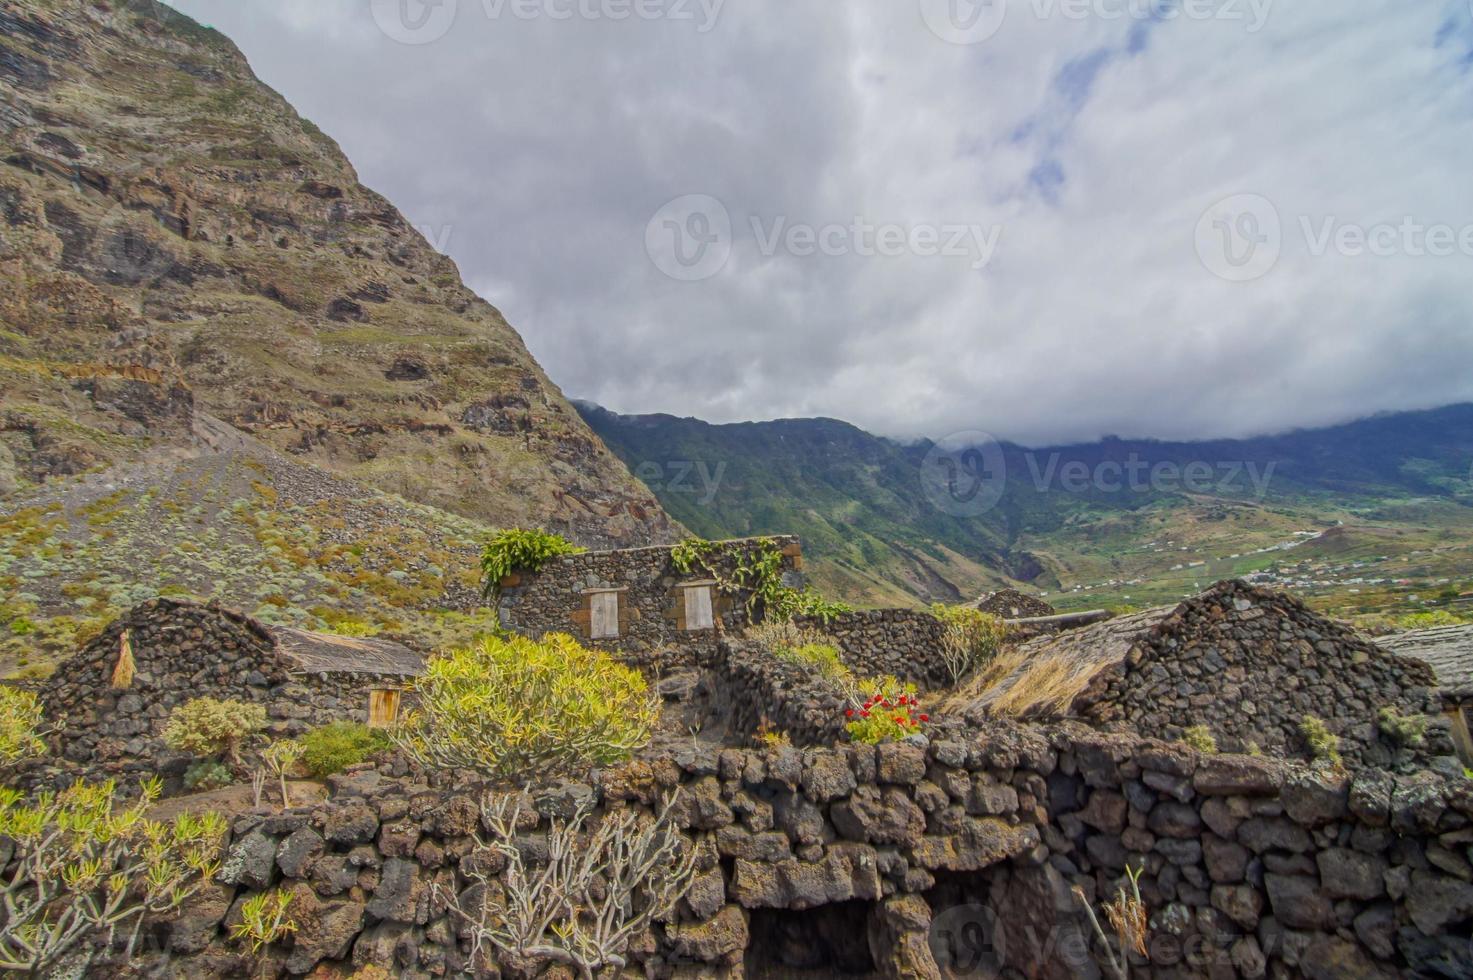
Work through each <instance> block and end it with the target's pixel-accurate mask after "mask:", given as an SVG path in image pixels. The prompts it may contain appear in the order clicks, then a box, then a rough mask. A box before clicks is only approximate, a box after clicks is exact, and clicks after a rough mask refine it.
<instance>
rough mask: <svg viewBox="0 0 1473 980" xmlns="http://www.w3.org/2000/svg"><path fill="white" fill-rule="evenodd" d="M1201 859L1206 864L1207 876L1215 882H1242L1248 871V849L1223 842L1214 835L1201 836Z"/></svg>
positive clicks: (1227, 841)
mask: <svg viewBox="0 0 1473 980" xmlns="http://www.w3.org/2000/svg"><path fill="white" fill-rule="evenodd" d="M1202 857H1203V859H1204V860H1205V861H1206V864H1207V874H1208V875H1209V876H1210V877H1211V878H1212V880H1213V881H1216V882H1225V883H1231V882H1237V881H1242V880H1243V875H1244V874H1245V873H1246V872H1247V870H1248V860H1249V857H1250V855H1249V853H1248V849H1247V848H1245V847H1243V846H1242V845H1241V844H1235V843H1234V842H1232V841H1229V840H1223V839H1222V838H1221V837H1218V836H1217V835H1216V834H1204V835H1203V836H1202Z"/></svg>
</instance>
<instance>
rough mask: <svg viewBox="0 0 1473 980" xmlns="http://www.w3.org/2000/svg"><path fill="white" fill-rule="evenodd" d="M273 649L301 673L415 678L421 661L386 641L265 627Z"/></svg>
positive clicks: (399, 645)
mask: <svg viewBox="0 0 1473 980" xmlns="http://www.w3.org/2000/svg"><path fill="white" fill-rule="evenodd" d="M266 629H267V631H268V632H270V634H271V637H272V639H274V640H275V641H276V646H277V649H279V650H280V651H281V653H282V654H283V655H284V656H285V657H286V658H287V659H288V660H291V661H292V662H293V663H295V664H296V665H297V666H298V667H300V668H301V669H303V670H306V671H310V672H312V673H327V674H378V675H393V676H399V677H418V676H419V675H420V674H423V673H424V669H425V664H424V658H423V657H421V656H420V655H419V654H417V653H415V652H414V651H413V650H411V649H409V648H408V647H406V646H403V645H401V644H398V643H393V642H390V641H389V640H375V639H366V638H359V637H355V636H330V635H328V634H325V633H309V632H307V631H306V630H299V629H292V628H291V627H289V626H268V627H266Z"/></svg>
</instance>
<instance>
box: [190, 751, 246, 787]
mask: <svg viewBox="0 0 1473 980" xmlns="http://www.w3.org/2000/svg"><path fill="white" fill-rule="evenodd" d="M234 782H235V773H233V772H231V771H230V767H229V766H227V765H225V764H224V763H221V762H216V761H215V760H214V759H201V760H199V761H198V762H193V763H190V766H189V768H188V769H186V770H184V788H185V789H187V790H191V791H193V792H197V793H203V792H205V791H206V790H212V789H224V788H225V787H226V786H230V785H232V784H234Z"/></svg>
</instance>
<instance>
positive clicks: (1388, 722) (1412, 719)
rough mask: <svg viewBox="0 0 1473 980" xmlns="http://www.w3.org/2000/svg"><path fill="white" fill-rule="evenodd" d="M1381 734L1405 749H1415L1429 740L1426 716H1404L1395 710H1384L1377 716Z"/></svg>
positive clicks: (1388, 708)
mask: <svg viewBox="0 0 1473 980" xmlns="http://www.w3.org/2000/svg"><path fill="white" fill-rule="evenodd" d="M1376 723H1377V727H1379V728H1380V729H1381V734H1382V735H1385V736H1386V737H1387V738H1389V739H1391V740H1392V741H1393V742H1395V743H1396V744H1397V745H1399V746H1401V747H1402V748H1404V749H1414V748H1418V747H1419V746H1421V745H1422V744H1423V743H1424V742H1426V740H1427V723H1428V719H1427V716H1426V715H1403V714H1402V713H1401V712H1399V711H1397V710H1396V709H1395V708H1391V707H1386V708H1382V709H1381V711H1380V713H1379V714H1377V715H1376Z"/></svg>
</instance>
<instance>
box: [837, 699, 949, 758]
mask: <svg viewBox="0 0 1473 980" xmlns="http://www.w3.org/2000/svg"><path fill="white" fill-rule="evenodd" d="M844 715H845V717H847V718H849V719H850V721H849V723H848V724H847V725H846V726H844V727H845V729H846V730H847V731H848V732H849V740H850V741H852V742H860V743H862V744H865V745H878V744H879V743H880V742H898V741H900V740H901V739H903V738H906V737H907V736H910V735H914V734H916V733H918V732H919V731H920V730H921V724H922V723H923V722H927V721H930V720H931V716H930V715H927V714H924V713H923V712H922V711H921V710H920V702H918V701H917V700H916V696H915V693H914V690H913V689H907V690H905V691H904V692H903V693H899V694H895V693H888V692H886V691H883V690H874V691H873V693H871V694H870V695H869V696H868V697H866V698H865V700H864V703H863V705H861V706H860V707H859V708H850V709H849V710H847V711H845V712H844Z"/></svg>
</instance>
